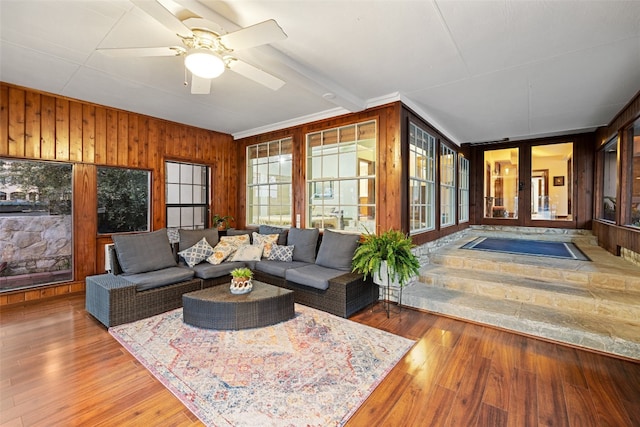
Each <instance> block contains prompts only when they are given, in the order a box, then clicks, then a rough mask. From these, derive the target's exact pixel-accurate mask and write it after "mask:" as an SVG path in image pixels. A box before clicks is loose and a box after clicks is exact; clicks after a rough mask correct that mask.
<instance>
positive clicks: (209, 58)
mask: <svg viewBox="0 0 640 427" xmlns="http://www.w3.org/2000/svg"><path fill="white" fill-rule="evenodd" d="M184 65H185V67H187V69H188V70H189V71H191V72H192V73H193V74H195V75H196V76H198V77H202V78H203V79H215V78H216V77H218V76H220V75H221V74H222V73H223V72H224V68H225V65H224V61H223V60H222V58H220V57H219V56H218V55H216V54H215V53H214V52H212V51H210V50H208V49H191V50H190V51H189V52H188V53H187V56H185V58H184Z"/></svg>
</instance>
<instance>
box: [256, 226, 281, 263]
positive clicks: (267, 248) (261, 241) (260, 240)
mask: <svg viewBox="0 0 640 427" xmlns="http://www.w3.org/2000/svg"><path fill="white" fill-rule="evenodd" d="M278 237H279V234H258V233H256V232H255V231H254V232H253V244H254V245H262V246H263V247H264V252H263V253H262V256H263V257H265V258H269V255H270V254H271V246H272V245H273V244H274V243H277V242H278Z"/></svg>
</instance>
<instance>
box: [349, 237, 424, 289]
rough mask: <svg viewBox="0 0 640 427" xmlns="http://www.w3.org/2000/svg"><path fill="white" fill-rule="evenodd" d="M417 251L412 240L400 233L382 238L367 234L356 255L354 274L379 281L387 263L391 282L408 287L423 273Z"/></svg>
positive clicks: (353, 266)
mask: <svg viewBox="0 0 640 427" xmlns="http://www.w3.org/2000/svg"><path fill="white" fill-rule="evenodd" d="M414 247H415V245H414V244H413V242H412V241H411V238H410V237H408V236H407V235H405V234H403V233H401V232H400V231H398V230H389V231H385V232H384V233H382V234H380V235H375V234H371V233H369V232H368V231H367V234H365V235H363V237H362V240H361V243H360V246H358V248H357V249H356V251H355V253H354V255H353V259H352V264H351V266H352V271H353V272H358V273H362V274H364V277H365V279H366V278H367V277H368V276H369V275H371V276H373V277H375V275H376V274H378V275H379V274H380V269H381V268H382V262H383V261H386V262H387V269H388V274H389V279H390V280H391V281H397V282H398V283H399V284H400V286H404V285H406V284H407V283H408V282H409V280H411V278H412V277H414V276H416V275H418V273H419V272H420V262H419V261H418V258H417V257H416V256H415V255H414V254H413V252H411V249H412V248H414Z"/></svg>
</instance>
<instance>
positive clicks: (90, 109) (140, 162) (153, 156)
mask: <svg viewBox="0 0 640 427" xmlns="http://www.w3.org/2000/svg"><path fill="white" fill-rule="evenodd" d="M237 153H238V150H237V146H236V144H235V143H234V141H233V138H232V136H231V135H228V134H224V133H220V132H214V131H210V130H206V129H200V128H195V127H191V126H187V125H183V124H178V123H173V122H169V121H165V120H161V119H156V118H152V117H148V116H144V115H141V114H136V113H131V112H127V111H122V110H117V109H114V108H109V107H104V106H100V105H95V104H91V103H87V102H83V101H78V100H74V99H69V98H65V97H61V96H57V95H52V94H47V93H42V92H38V91H34V90H31V89H26V88H22V87H18V86H13V85H10V84H6V83H0V156H1V157H5V158H16V159H31V160H53V161H60V162H69V163H73V164H74V169H73V219H74V221H73V224H74V225H73V237H74V244H73V254H74V282H73V283H70V284H64V285H60V286H57V287H46V288H42V289H35V290H31V291H28V292H16V293H10V294H3V295H2V296H1V297H0V305H2V304H6V303H15V302H20V301H24V300H28V299H37V298H40V297H48V296H51V295H53V294H56V293H68V292H78V291H83V290H84V279H85V277H86V276H87V275H91V274H97V273H102V272H103V271H104V250H103V247H104V244H105V243H109V242H111V238H110V236H108V235H98V231H97V230H98V228H97V214H96V209H97V194H96V178H97V166H126V167H131V168H139V169H145V170H149V171H151V176H152V188H151V196H152V206H151V218H152V224H151V227H152V229H153V230H156V229H160V228H162V227H164V226H165V224H166V218H165V216H166V215H165V207H164V206H165V191H164V161H165V160H176V161H185V162H193V163H199V164H204V165H207V166H210V167H211V175H212V192H213V195H212V204H211V210H212V212H222V213H224V214H228V215H234V216H237V215H238V212H237V209H238V206H237V201H238V198H237V196H236V195H237V193H238V185H239V183H238V181H237V180H236V179H235V177H236V176H237V169H238V164H239V163H238V162H239V159H238V156H237Z"/></svg>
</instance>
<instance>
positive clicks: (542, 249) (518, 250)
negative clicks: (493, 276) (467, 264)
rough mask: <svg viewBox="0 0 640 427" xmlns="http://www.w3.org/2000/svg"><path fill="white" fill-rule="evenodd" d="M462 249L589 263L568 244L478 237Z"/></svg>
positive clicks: (586, 258)
mask: <svg viewBox="0 0 640 427" xmlns="http://www.w3.org/2000/svg"><path fill="white" fill-rule="evenodd" d="M462 249H474V250H480V251H490V252H502V253H506V254H517V255H534V256H541V257H550V258H563V259H575V260H580V261H590V259H589V257H587V256H586V255H585V254H584V253H582V251H581V250H580V249H578V247H577V246H576V245H574V244H573V243H570V242H548V241H543V240H525V239H501V238H494V237H478V238H477V239H475V240H473V241H471V242H469V243H467V244H466V245H464V246H462Z"/></svg>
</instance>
